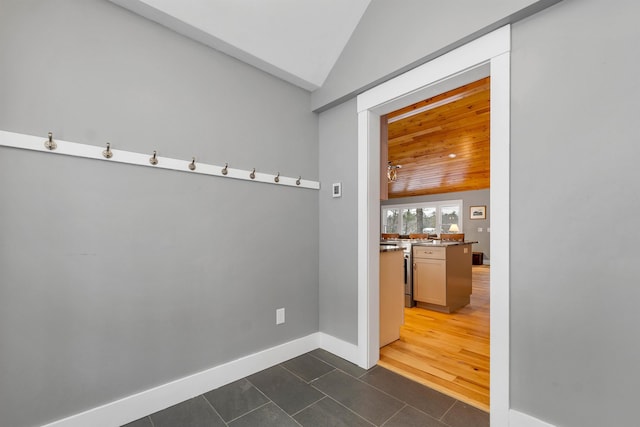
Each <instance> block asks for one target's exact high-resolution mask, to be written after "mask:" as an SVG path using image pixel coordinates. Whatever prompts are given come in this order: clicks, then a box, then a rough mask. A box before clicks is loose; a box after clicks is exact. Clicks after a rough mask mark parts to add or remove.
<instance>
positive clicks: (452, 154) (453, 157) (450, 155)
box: [449, 153, 458, 159]
mask: <svg viewBox="0 0 640 427" xmlns="http://www.w3.org/2000/svg"><path fill="white" fill-rule="evenodd" d="M457 156H458V155H457V154H456V153H451V154H449V158H450V159H455V158H456V157H457Z"/></svg>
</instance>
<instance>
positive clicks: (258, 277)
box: [0, 0, 319, 427]
mask: <svg viewBox="0 0 640 427" xmlns="http://www.w3.org/2000/svg"><path fill="white" fill-rule="evenodd" d="M0 10H1V13H0V64H2V71H1V73H0V129H3V130H9V131H14V132H22V133H27V134H33V135H42V136H43V140H44V136H45V135H46V133H47V132H48V131H49V130H51V131H53V133H54V136H55V137H57V138H59V139H64V140H70V141H77V142H82V143H86V144H92V145H103V144H104V143H105V142H106V141H110V142H111V143H112V144H113V147H114V148H120V149H123V150H130V151H139V152H148V153H151V152H152V151H153V150H158V152H159V154H160V155H163V156H168V157H175V158H183V159H190V158H191V156H197V157H198V160H200V161H201V162H204V163H213V164H224V162H229V163H230V164H231V166H232V167H238V168H243V169H251V168H253V167H255V168H257V169H258V171H265V172H269V171H272V172H274V173H275V172H276V171H280V172H281V173H282V174H283V175H288V176H297V175H299V174H301V175H303V177H305V178H309V179H318V178H319V176H318V144H317V140H318V117H317V115H315V114H313V113H311V112H310V109H309V102H310V95H309V93H307V92H305V91H303V90H301V89H298V88H295V87H293V86H291V85H289V84H287V83H284V82H282V81H280V80H278V79H276V78H273V77H271V76H269V75H267V74H265V73H262V72H260V71H258V70H256V69H254V68H252V67H249V66H246V65H244V64H242V63H240V62H238V61H236V60H234V59H231V58H229V57H227V56H225V55H222V54H219V53H217V52H215V51H213V50H211V49H209V48H206V47H204V46H203V45H200V44H198V43H195V42H192V41H190V40H187V39H186V38H183V37H181V36H178V35H176V34H174V33H173V32H171V31H169V30H167V29H165V28H163V27H161V26H159V25H156V24H153V23H151V22H149V21H146V20H144V19H142V18H140V17H138V16H136V15H133V14H131V13H129V12H127V11H125V10H124V9H121V8H120V7H118V6H116V5H114V4H112V3H110V2H108V1H106V0H105V1H99V0H55V1H54V0H40V1H34V0H29V1H26V0H19V1H18V0H14V1H9V0H0ZM0 182H2V185H0V343H1V345H0V414H1V415H0V424H2V425H3V426H12V427H26V426H34V425H41V424H44V423H47V422H51V421H54V420H56V419H59V418H61V417H65V416H68V415H72V414H75V413H78V412H80V411H83V410H86V409H89V408H93V407H96V406H98V405H101V404H104V403H107V402H110V401H113V400H115V399H118V398H122V397H125V396H127V395H130V394H133V393H136V392H139V391H142V390H146V389H149V388H151V387H153V386H156V385H160V384H163V383H166V382H168V381H170V380H173V379H177V378H180V377H183V376H186V375H189V374H192V373H195V372H198V371H201V370H203V369H207V368H209V367H212V366H215V365H218V364H220V363H222V362H226V361H229V360H233V359H236V358H238V357H241V356H244V355H247V354H250V353H253V352H256V351H259V350H261V349H265V348H268V347H272V346H274V345H277V344H280V343H284V342H287V341H290V340H292V339H295V338H297V337H301V336H305V335H307V334H310V333H314V332H317V331H318V329H319V325H318V306H319V303H318V259H319V254H318V247H319V244H318V212H319V207H318V192H317V191H314V190H303V189H296V188H290V187H276V186H274V185H266V184H259V183H251V182H246V181H235V180H231V179H222V178H214V177H205V176H199V175H198V176H197V175H189V174H187V173H180V172H173V171H164V170H151V169H148V168H141V167H136V166H130V165H122V164H109V163H107V162H100V161H92V160H88V159H80V158H72V157H64V156H56V155H52V154H47V153H36V152H30V151H22V150H16V149H10V148H3V147H0ZM279 307H285V308H286V320H287V322H286V323H285V324H284V325H282V326H277V327H276V325H275V310H276V309H277V308H279Z"/></svg>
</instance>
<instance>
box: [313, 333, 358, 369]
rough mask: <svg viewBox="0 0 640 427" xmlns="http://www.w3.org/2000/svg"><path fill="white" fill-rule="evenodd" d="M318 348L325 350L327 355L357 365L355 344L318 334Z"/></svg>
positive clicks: (356, 347)
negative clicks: (330, 354) (333, 355)
mask: <svg viewBox="0 0 640 427" xmlns="http://www.w3.org/2000/svg"><path fill="white" fill-rule="evenodd" d="M318 336H319V344H320V345H319V347H320V348H321V349H323V350H327V351H328V352H329V353H333V354H335V355H336V356H339V357H342V358H343V359H345V360H348V361H349V362H351V363H354V364H356V365H357V364H358V362H359V360H358V346H357V345H355V344H351V343H348V342H346V341H342V340H341V339H339V338H336V337H334V336H332V335H327V334H325V333H324V332H318Z"/></svg>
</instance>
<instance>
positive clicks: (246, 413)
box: [222, 399, 282, 426]
mask: <svg viewBox="0 0 640 427" xmlns="http://www.w3.org/2000/svg"><path fill="white" fill-rule="evenodd" d="M269 403H273V404H274V405H276V404H275V403H274V402H273V400H271V399H269V401H268V402H264V403H263V404H262V405H260V406H258V407H256V408H253V409H252V410H250V411H247V412H245V413H244V414H242V415H238V416H237V417H235V418H233V419H231V420H229V422H226V421H224V420H222V421H224V422H225V423H226V424H227V426H228V425H229V424H231V423H232V422H234V421H236V420H239V419H240V418H242V417H244V416H245V415H249V414H250V413H252V412H255V411H257V410H258V409H260V408H264V407H265V406H267V405H268V404H269ZM276 406H278V405H276ZM278 407H279V406H278ZM279 408H280V407H279ZM280 409H282V408H280Z"/></svg>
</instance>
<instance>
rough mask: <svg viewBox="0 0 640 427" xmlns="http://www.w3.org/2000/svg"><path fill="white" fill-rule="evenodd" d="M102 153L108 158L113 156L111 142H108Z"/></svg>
mask: <svg viewBox="0 0 640 427" xmlns="http://www.w3.org/2000/svg"><path fill="white" fill-rule="evenodd" d="M102 155H103V156H104V157H106V158H107V159H110V158H112V157H113V151H111V144H110V143H108V142H107V149H106V150H104V151H103V152H102Z"/></svg>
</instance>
